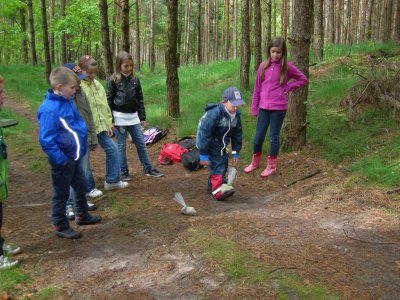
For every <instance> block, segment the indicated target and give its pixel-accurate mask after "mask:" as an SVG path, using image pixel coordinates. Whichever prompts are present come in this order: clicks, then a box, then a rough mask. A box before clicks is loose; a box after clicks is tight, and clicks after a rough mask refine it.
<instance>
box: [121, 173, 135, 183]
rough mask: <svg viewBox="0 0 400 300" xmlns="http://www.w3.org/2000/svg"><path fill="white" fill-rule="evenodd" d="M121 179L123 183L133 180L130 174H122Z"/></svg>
mask: <svg viewBox="0 0 400 300" xmlns="http://www.w3.org/2000/svg"><path fill="white" fill-rule="evenodd" d="M119 179H121V180H122V181H131V180H132V176H131V175H129V172H127V173H121V175H120V176H119Z"/></svg>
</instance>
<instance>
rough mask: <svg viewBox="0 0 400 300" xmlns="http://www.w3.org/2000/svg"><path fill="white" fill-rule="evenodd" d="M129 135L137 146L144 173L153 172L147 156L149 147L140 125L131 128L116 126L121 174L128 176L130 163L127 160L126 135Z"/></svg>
mask: <svg viewBox="0 0 400 300" xmlns="http://www.w3.org/2000/svg"><path fill="white" fill-rule="evenodd" d="M127 133H129V134H130V136H131V137H132V141H133V143H134V144H135V146H136V151H137V154H138V156H139V160H140V162H141V163H142V165H143V171H144V172H145V173H147V172H150V171H151V170H152V166H151V163H150V160H149V156H148V155H147V147H146V144H145V143H144V139H143V133H142V130H141V126H140V124H136V125H131V126H116V130H115V135H116V136H117V143H118V153H119V160H120V171H121V174H128V173H129V168H128V161H127V159H126V134H127Z"/></svg>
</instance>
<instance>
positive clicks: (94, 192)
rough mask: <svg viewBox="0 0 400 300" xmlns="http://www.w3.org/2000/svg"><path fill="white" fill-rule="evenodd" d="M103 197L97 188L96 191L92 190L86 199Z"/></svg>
mask: <svg viewBox="0 0 400 300" xmlns="http://www.w3.org/2000/svg"><path fill="white" fill-rule="evenodd" d="M101 196H103V192H102V191H100V190H98V189H96V188H95V189H94V190H91V191H90V192H89V193H87V194H86V197H90V198H98V197H101Z"/></svg>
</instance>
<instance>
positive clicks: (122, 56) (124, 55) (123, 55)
mask: <svg viewBox="0 0 400 300" xmlns="http://www.w3.org/2000/svg"><path fill="white" fill-rule="evenodd" d="M126 60H130V61H131V62H132V63H133V59H132V55H130V54H129V53H128V52H126V51H120V52H119V53H118V55H117V57H116V59H115V72H114V74H113V80H114V82H115V83H118V82H120V81H121V65H122V64H123V63H124V61H126Z"/></svg>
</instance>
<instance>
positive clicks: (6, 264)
mask: <svg viewBox="0 0 400 300" xmlns="http://www.w3.org/2000/svg"><path fill="white" fill-rule="evenodd" d="M18 264H19V261H18V260H11V259H9V258H8V257H7V256H5V255H2V256H0V269H8V268H12V267H15V266H16V265H18Z"/></svg>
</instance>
